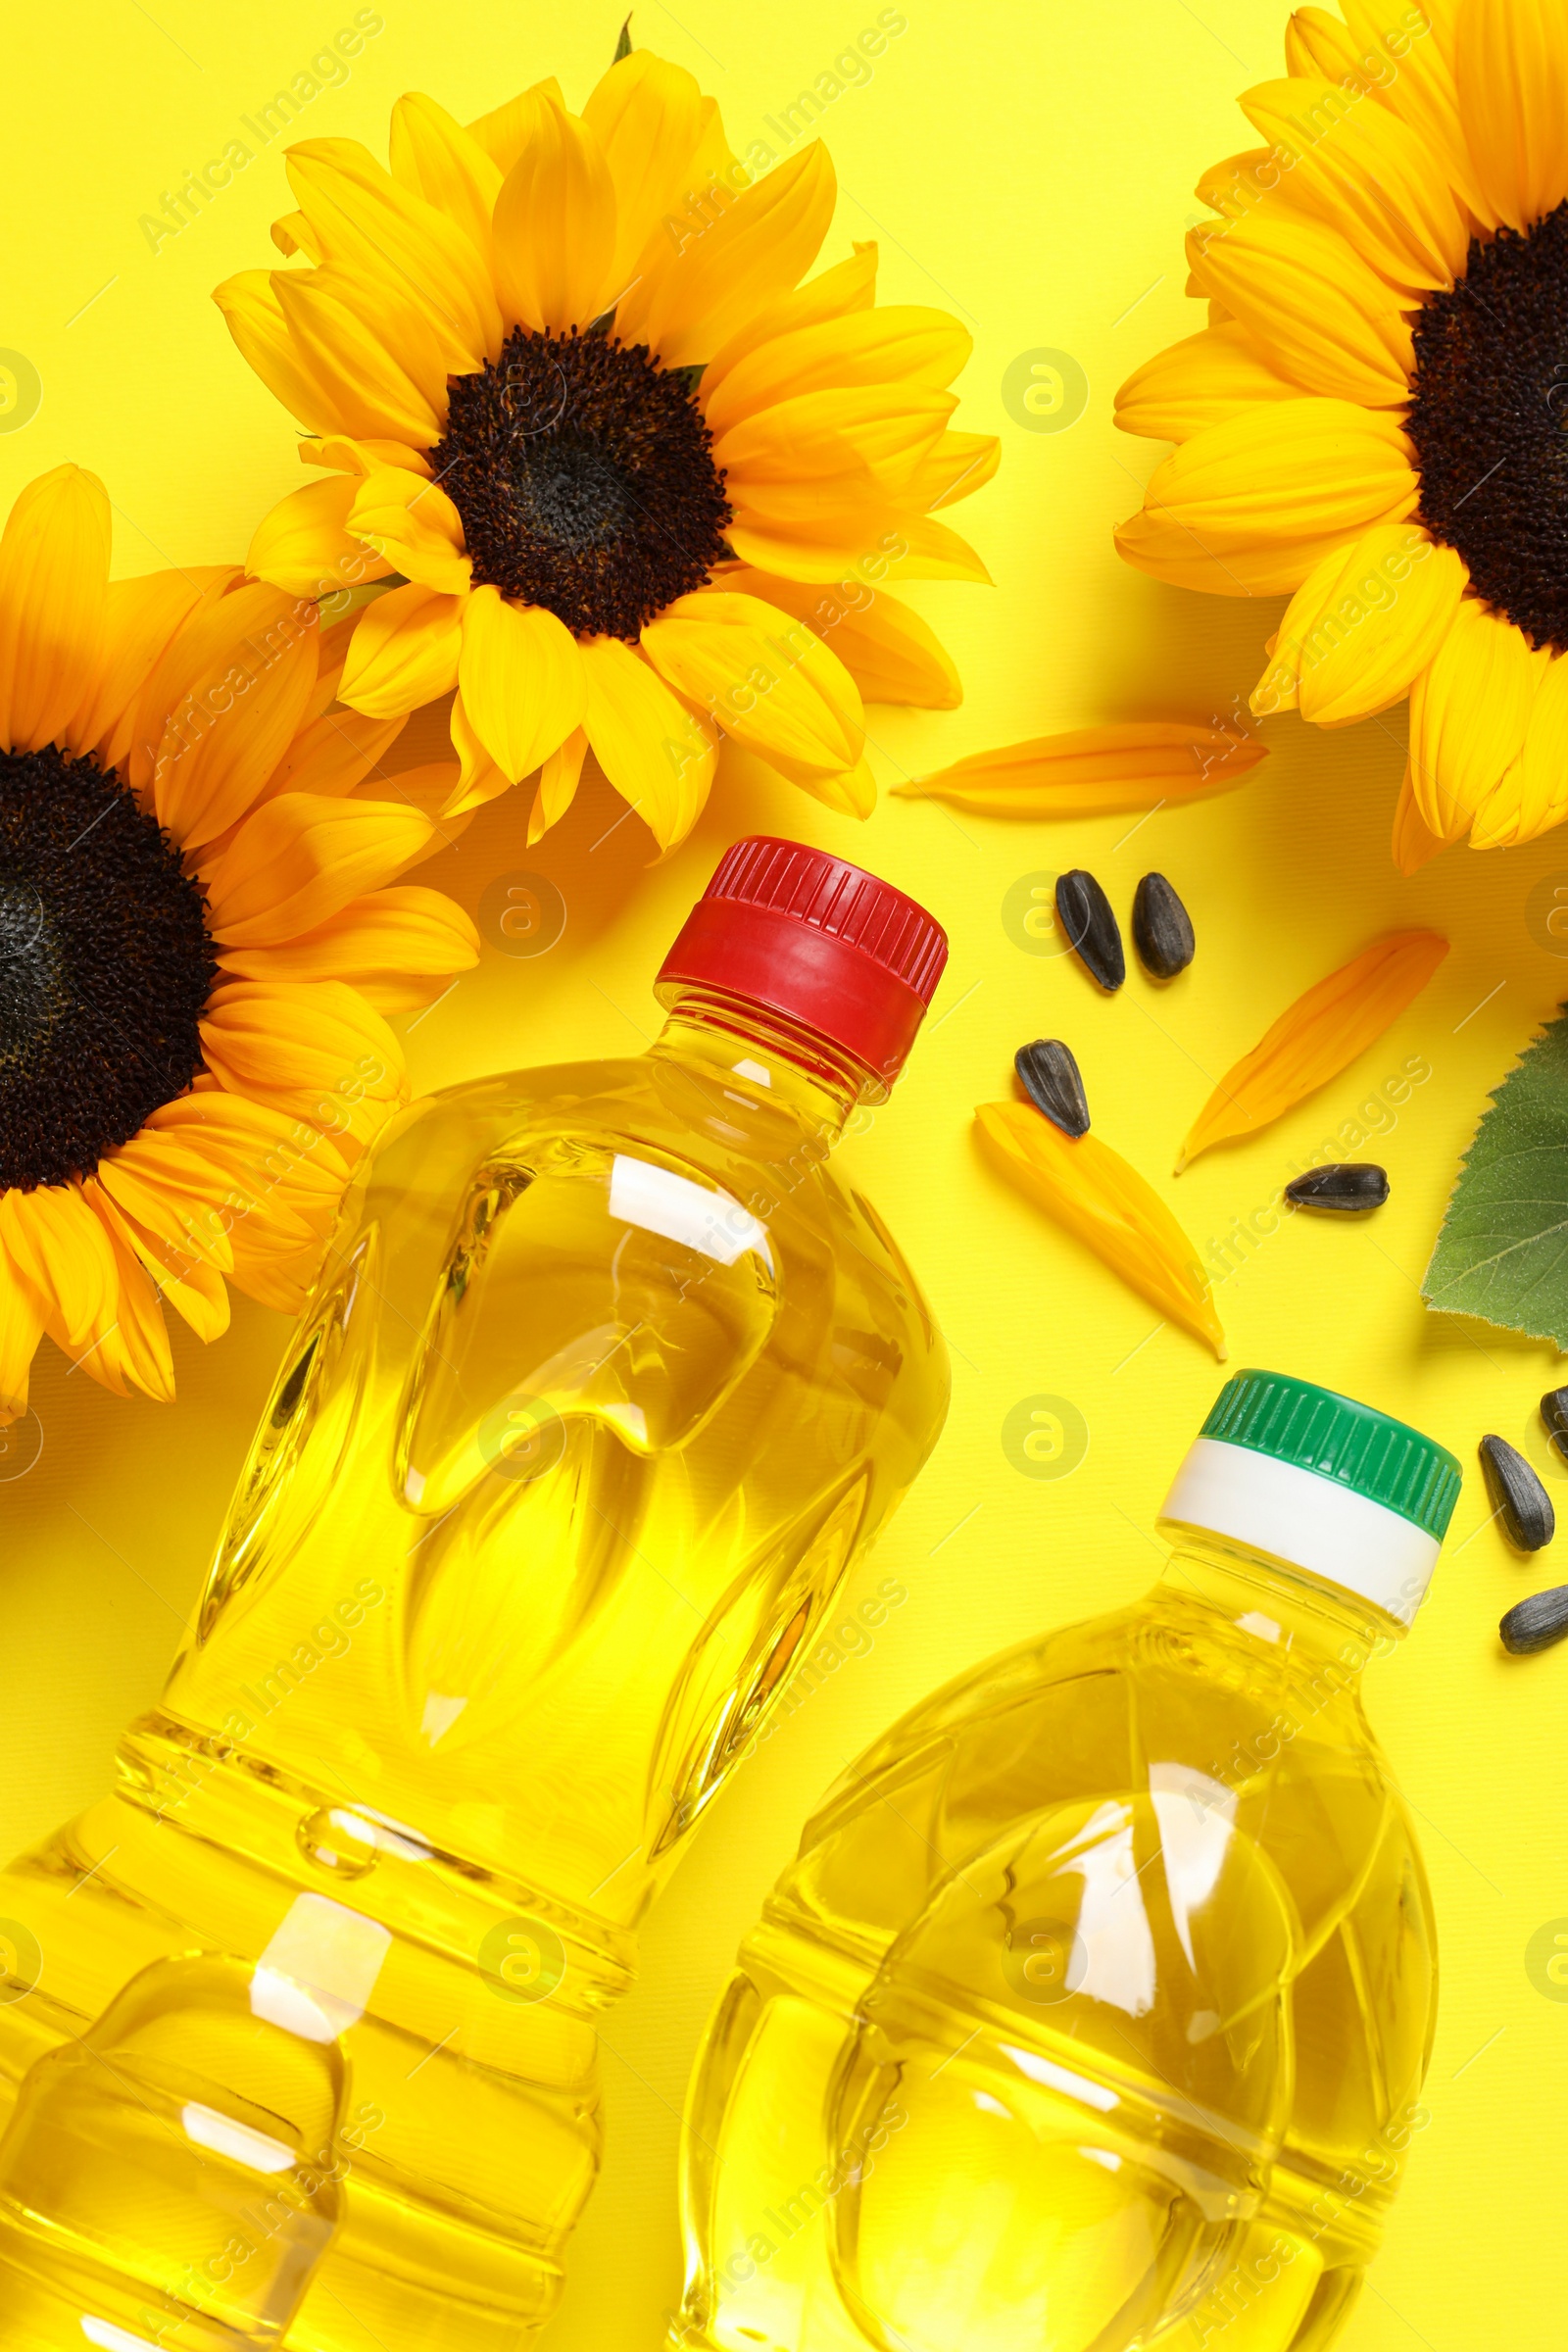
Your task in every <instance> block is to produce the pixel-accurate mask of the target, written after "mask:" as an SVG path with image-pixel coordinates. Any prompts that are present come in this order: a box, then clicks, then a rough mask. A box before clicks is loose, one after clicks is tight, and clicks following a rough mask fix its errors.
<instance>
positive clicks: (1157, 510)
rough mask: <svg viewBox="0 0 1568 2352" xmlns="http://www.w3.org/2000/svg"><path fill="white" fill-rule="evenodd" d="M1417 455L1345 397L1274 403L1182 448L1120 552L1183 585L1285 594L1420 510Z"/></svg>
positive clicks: (1161, 470)
mask: <svg viewBox="0 0 1568 2352" xmlns="http://www.w3.org/2000/svg"><path fill="white" fill-rule="evenodd" d="M1410 456H1411V453H1410V445H1409V443H1408V441H1407V440H1406V439H1405V436H1404V434H1403V433H1402V432H1401V431H1400V429H1399V426H1398V425H1397V422H1396V421H1395V419H1394V418H1393V417H1387V416H1383V415H1379V414H1377V413H1376V412H1373V411H1368V410H1364V409H1360V408H1357V407H1355V406H1353V405H1352V404H1351V403H1350V402H1348V401H1343V400H1283V401H1271V402H1269V403H1268V404H1267V405H1266V406H1264V407H1260V408H1256V409H1250V410H1247V411H1245V412H1244V413H1243V414H1242V415H1241V416H1238V417H1227V418H1226V420H1225V421H1224V422H1223V423H1222V424H1211V425H1209V426H1207V427H1206V428H1205V430H1204V431H1202V432H1201V433H1197V434H1195V435H1194V437H1193V439H1192V440H1191V441H1186V442H1184V443H1183V444H1182V446H1181V447H1180V448H1179V449H1177V450H1174V451H1173V452H1172V453H1171V455H1170V456H1169V457H1168V458H1166V459H1165V461H1164V463H1163V464H1162V465H1160V466H1156V468H1155V470H1154V473H1153V476H1152V479H1151V481H1150V484H1149V487H1148V489H1147V491H1146V492H1145V494H1144V508H1143V512H1142V513H1141V514H1139V515H1133V516H1132V518H1131V519H1130V520H1129V521H1127V522H1125V523H1123V524H1122V526H1121V528H1120V529H1119V530H1118V531H1117V533H1116V545H1117V546H1118V548H1119V549H1120V550H1121V553H1122V555H1123V556H1124V557H1125V558H1126V559H1127V561H1128V563H1129V564H1134V565H1135V566H1136V567H1137V569H1138V570H1140V571H1148V572H1152V574H1153V576H1154V577H1155V578H1156V579H1160V580H1166V581H1169V582H1170V583H1171V585H1172V586H1175V587H1183V588H1204V589H1207V590H1208V591H1209V592H1210V593H1211V594H1215V595H1219V596H1274V595H1278V594H1279V593H1280V592H1281V591H1282V590H1294V589H1296V588H1299V586H1300V584H1301V582H1302V580H1303V579H1304V578H1305V577H1306V574H1307V573H1308V572H1309V571H1310V570H1311V568H1312V565H1313V564H1315V563H1317V562H1318V561H1319V559H1320V558H1321V557H1322V556H1323V555H1325V554H1326V553H1327V552H1328V550H1329V549H1330V548H1331V547H1332V546H1333V545H1335V544H1336V543H1340V544H1342V545H1343V544H1344V543H1345V542H1347V541H1348V540H1349V539H1351V538H1353V537H1355V536H1356V535H1357V534H1358V533H1359V532H1361V531H1363V530H1365V529H1366V528H1367V527H1368V526H1369V525H1370V524H1372V523H1374V522H1401V521H1403V520H1404V518H1405V517H1406V516H1407V515H1411V514H1413V512H1414V510H1415V507H1416V503H1417V500H1418V498H1419V495H1420V482H1419V480H1418V478H1417V476H1416V473H1415V469H1414V467H1413V466H1412V465H1411V463H1410Z"/></svg>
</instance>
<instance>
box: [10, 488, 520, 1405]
mask: <svg viewBox="0 0 1568 2352" xmlns="http://www.w3.org/2000/svg"><path fill="white" fill-rule="evenodd" d="M109 547H110V518H109V501H108V499H107V497H106V495H105V493H104V489H103V485H102V483H100V482H99V481H98V480H97V479H96V478H95V477H94V476H93V475H92V474H90V473H83V472H81V471H80V470H79V469H78V468H77V467H75V466H60V467H58V468H57V469H56V470H55V471H54V472H52V473H47V474H45V475H43V476H42V478H41V479H40V480H38V481H35V482H33V483H32V484H31V485H30V486H29V487H28V488H27V489H25V490H24V491H23V493H22V495H21V497H20V498H19V499H18V500H17V502H16V505H15V507H14V508H13V509H12V512H11V516H10V519H9V521H8V522H7V524H6V527H5V532H4V535H3V537H0V1419H5V1420H12V1419H15V1417H16V1416H17V1415H18V1414H19V1413H20V1412H22V1411H24V1410H25V1406H26V1401H27V1376H28V1368H29V1366H30V1364H31V1361H32V1357H33V1354H34V1351H35V1350H36V1348H37V1345H38V1341H39V1338H40V1336H41V1335H42V1334H44V1333H47V1334H48V1335H49V1337H50V1338H51V1339H52V1340H53V1341H54V1342H55V1344H56V1346H57V1347H59V1348H62V1349H63V1350H64V1351H65V1352H66V1353H67V1354H69V1355H70V1356H71V1358H72V1359H73V1362H74V1363H76V1364H77V1365H79V1367H80V1368H81V1369H82V1370H83V1371H85V1372H88V1373H90V1374H91V1375H92V1377H93V1378H94V1379H95V1380H98V1381H101V1382H102V1383H103V1384H104V1386H105V1387H106V1388H110V1389H113V1390H115V1391H116V1392H117V1393H118V1394H120V1395H121V1396H123V1395H125V1394H126V1393H127V1391H129V1390H131V1389H136V1390H140V1391H141V1393H142V1394H143V1395H145V1396H148V1397H157V1398H160V1399H164V1400H167V1399H168V1398H170V1397H172V1394H173V1376H172V1366H171V1357H170V1346H169V1334H168V1331H167V1329H166V1327H165V1323H164V1319H163V1313H162V1307H161V1299H167V1300H168V1302H169V1304H170V1305H171V1306H172V1308H173V1309H174V1311H175V1312H176V1313H177V1314H178V1315H180V1316H181V1317H183V1319H184V1321H185V1322H186V1323H188V1324H189V1325H190V1327H191V1328H192V1330H194V1331H195V1332H197V1333H198V1334H199V1336H200V1337H201V1338H202V1339H204V1340H211V1339H215V1338H217V1336H218V1335H219V1333H220V1332H221V1331H222V1330H223V1328H224V1326H225V1325H226V1323H227V1320H228V1294H227V1290H226V1288H225V1284H226V1282H233V1283H235V1284H237V1286H238V1287H239V1289H240V1290H242V1291H244V1292H246V1293H248V1294H249V1296H250V1297H251V1298H253V1299H261V1300H263V1301H264V1302H265V1303H266V1304H267V1305H269V1306H275V1307H280V1308H283V1309H285V1310H292V1309H294V1308H296V1307H297V1306H298V1305H299V1303H300V1302H301V1300H302V1299H303V1297H304V1292H305V1287H306V1285H307V1284H308V1282H309V1280H310V1277H311V1275H312V1274H313V1273H314V1271H315V1267H316V1262H317V1259H318V1258H319V1253H320V1250H321V1246H322V1243H323V1240H324V1237H325V1232H326V1227H327V1224H328V1222H329V1220H330V1218H331V1215H332V1212H333V1210H334V1209H335V1207H336V1205H337V1200H338V1196H339V1194H340V1193H341V1191H342V1188H343V1185H344V1183H345V1181H346V1179H347V1177H348V1175H349V1172H350V1170H351V1168H352V1166H353V1164H354V1162H355V1160H356V1159H357V1158H358V1156H359V1154H360V1153H361V1152H363V1150H364V1147H365V1145H366V1143H367V1142H368V1140H369V1138H370V1136H371V1135H372V1134H373V1133H374V1132H375V1130H376V1129H377V1127H379V1125H380V1124H381V1123H382V1121H383V1120H384V1119H385V1118H386V1117H387V1116H388V1115H389V1113H390V1112H391V1111H392V1110H393V1109H395V1108H396V1107H397V1105H398V1104H399V1103H402V1102H403V1101H405V1100H406V1098H407V1094H408V1085H407V1079H406V1076H405V1072H404V1064H403V1056H402V1054H401V1051H400V1049H399V1046H398V1041H397V1039H396V1038H395V1037H394V1035H393V1033H392V1031H391V1029H390V1028H389V1027H388V1026H387V1022H386V1020H385V1018H384V1017H383V1016H384V1014H385V1012H386V1011H388V1010H391V1009H394V1008H396V1007H397V1006H398V1005H407V1004H410V1003H417V1002H418V1001H419V999H420V998H421V996H425V995H428V994H429V993H430V992H432V991H433V990H434V989H435V988H436V987H438V986H439V985H440V983H441V980H442V978H443V977H444V976H445V975H447V974H450V973H452V972H455V971H458V970H461V969H463V968H464V967H465V966H466V965H468V964H471V963H472V962H474V961H475V959H476V946H477V943H476V941H475V939H474V935H473V931H472V926H471V925H470V924H469V923H468V920H467V918H466V915H464V914H462V913H461V912H460V911H459V909H458V908H457V907H454V906H452V905H451V904H450V903H449V901H447V900H446V899H445V898H443V897H442V896H441V895H440V894H439V893H438V892H436V891H433V890H426V889H423V888H420V887H418V886H417V885H403V886H400V887H396V888H391V889H387V888H383V887H382V885H383V884H386V883H388V882H389V881H390V880H391V878H392V876H393V875H394V874H396V873H398V872H399V871H400V870H401V869H402V868H403V867H405V866H407V865H409V864H411V863H413V862H414V861H415V860H416V859H417V858H421V857H423V856H424V855H425V854H426V851H427V849H428V846H429V844H430V841H431V838H432V834H433V832H434V827H433V825H432V822H431V820H430V818H429V816H428V815H427V814H425V813H423V812H422V810H421V809H419V808H418V807H417V805H415V803H416V802H417V798H418V797H419V796H420V794H421V793H428V792H430V791H432V790H439V791H444V790H445V789H446V788H447V786H448V784H449V783H450V779H451V775H452V772H453V771H452V769H451V766H450V764H446V765H443V766H442V767H441V769H440V770H439V772H438V774H435V775H432V774H430V773H428V772H427V771H422V770H415V771H412V772H411V773H410V774H409V775H408V776H406V777H400V778H399V779H398V789H399V790H400V792H401V793H402V794H404V795H407V796H410V797H400V798H398V799H396V800H389V801H372V800H360V799H357V798H354V797H351V796H352V794H353V788H354V787H355V785H357V784H358V783H359V782H360V781H361V779H362V778H363V777H364V776H366V775H367V773H368V771H369V770H370V769H371V768H372V767H374V766H375V764H376V763H377V761H378V760H380V758H381V756H382V754H383V753H384V752H385V751H386V749H387V748H388V746H389V744H390V743H391V741H392V739H393V738H394V737H395V735H396V734H397V732H398V729H399V726H400V725H401V723H402V722H401V721H397V720H380V719H368V718H364V717H361V716H359V715H358V714H357V713H354V712H350V711H340V710H334V709H333V708H332V705H333V698H334V694H335V691H336V687H337V684H338V678H339V672H340V670H341V666H342V662H343V657H344V655H345V653H346V652H347V649H348V634H349V626H350V625H351V624H339V625H338V626H337V627H335V628H332V629H330V630H323V629H322V627H321V624H320V615H319V608H318V607H317V606H316V605H315V604H302V603H300V602H299V600H297V599H295V598H292V597H289V596H287V595H285V594H283V593H282V592H281V591H279V590H278V589H276V588H271V587H268V586H266V585H264V584H262V583H261V582H258V581H252V582H249V583H246V582H243V581H242V580H241V577H240V574H239V573H238V571H237V570H221V569H211V570H196V571H164V572H155V573H153V574H151V575H150V576H148V577H146V578H143V579H135V580H118V581H116V582H114V583H113V585H111V583H110V579H109Z"/></svg>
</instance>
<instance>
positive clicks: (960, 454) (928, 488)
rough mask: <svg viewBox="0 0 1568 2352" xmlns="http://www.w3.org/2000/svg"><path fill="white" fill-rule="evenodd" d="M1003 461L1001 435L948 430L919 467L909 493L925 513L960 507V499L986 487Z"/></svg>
mask: <svg viewBox="0 0 1568 2352" xmlns="http://www.w3.org/2000/svg"><path fill="white" fill-rule="evenodd" d="M1001 463H1002V442H1001V440H1000V438H999V437H998V435H997V434H995V433H955V432H946V433H944V434H943V435H942V437H941V439H940V440H939V441H938V442H936V444H935V445H934V446H933V447H932V448H931V449H928V450H927V451H926V454H925V456H924V457H923V458H922V459H921V460H920V463H919V465H918V466H916V467H915V469H914V472H913V474H912V475H911V476H910V479H909V487H908V496H909V498H910V500H911V501H912V502H913V504H914V505H915V506H916V507H918V508H919V509H920V510H921V511H922V512H923V513H925V514H931V513H933V512H934V511H935V510H936V509H937V508H938V507H953V506H956V505H957V503H958V501H959V499H960V498H973V496H974V494H975V492H976V491H977V490H983V489H984V488H985V486H986V484H987V482H989V481H990V480H991V478H992V476H993V475H994V474H995V472H996V470H997V467H998V466H1000V465H1001Z"/></svg>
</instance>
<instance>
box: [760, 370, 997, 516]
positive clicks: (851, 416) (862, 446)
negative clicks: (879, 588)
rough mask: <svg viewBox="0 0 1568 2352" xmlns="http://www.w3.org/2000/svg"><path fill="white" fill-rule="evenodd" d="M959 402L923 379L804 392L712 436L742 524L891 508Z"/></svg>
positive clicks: (942, 430)
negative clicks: (828, 509)
mask: <svg viewBox="0 0 1568 2352" xmlns="http://www.w3.org/2000/svg"><path fill="white" fill-rule="evenodd" d="M955 407H956V400H955V396H954V395H953V394H952V393H951V392H940V391H935V390H926V389H923V388H922V387H921V386H919V385H907V386H906V385H903V384H868V385H865V386H863V387H861V388H860V389H858V390H851V391H842V392H807V393H803V394H802V395H801V397H800V398H799V399H791V400H786V401H782V402H781V403H780V404H779V406H778V407H777V408H773V409H765V410H762V411H760V413H758V414H756V415H753V416H748V417H742V418H740V419H739V421H738V422H737V423H735V424H734V425H732V426H731V427H730V429H729V431H727V432H726V433H724V434H722V435H721V436H720V437H719V438H718V439H717V440H716V441H715V442H714V444H713V463H714V465H715V466H719V467H720V468H721V469H722V471H723V473H724V476H725V483H724V487H725V491H726V493H727V495H728V497H729V500H730V503H731V505H732V506H733V507H734V509H735V517H736V520H737V522H739V523H743V524H748V523H756V522H758V521H762V522H763V523H764V524H765V523H767V522H786V523H796V522H804V521H810V520H811V519H812V518H813V517H814V516H816V515H818V514H819V513H820V510H821V508H822V506H823V503H824V502H825V501H829V502H832V503H833V504H835V505H839V506H843V505H846V504H852V503H853V504H883V505H891V504H893V503H895V502H898V501H899V500H901V499H902V498H904V497H907V495H908V492H909V486H910V482H911V478H912V476H913V474H914V472H915V469H916V468H917V467H918V466H919V465H920V463H921V461H922V459H924V458H925V457H926V456H927V455H928V453H929V452H930V451H932V450H933V449H934V448H935V447H936V445H937V443H938V442H939V441H940V440H941V438H942V435H943V433H944V432H945V430H946V429H947V422H948V418H949V417H951V416H952V415H953V412H954V409H955ZM910 503H911V505H912V504H913V503H914V502H913V500H912V499H911V500H910Z"/></svg>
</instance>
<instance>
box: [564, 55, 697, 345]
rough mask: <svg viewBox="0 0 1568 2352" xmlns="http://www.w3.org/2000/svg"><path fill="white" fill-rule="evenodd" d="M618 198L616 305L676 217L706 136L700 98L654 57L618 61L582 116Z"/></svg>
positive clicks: (613, 270) (676, 69)
mask: <svg viewBox="0 0 1568 2352" xmlns="http://www.w3.org/2000/svg"><path fill="white" fill-rule="evenodd" d="M582 117H583V122H584V123H585V124H586V125H587V127H588V129H589V130H590V131H591V132H592V134H593V136H594V138H595V139H596V140H597V141H598V143H599V149H600V152H601V154H602V155H603V156H604V159H605V164H606V167H607V169H608V171H609V173H610V179H611V185H612V187H613V191H614V204H615V241H614V246H613V251H612V253H611V257H610V263H609V268H608V270H607V278H608V283H609V289H610V298H611V299H612V300H613V298H614V297H615V296H616V295H617V294H619V293H620V292H621V290H622V288H624V287H625V286H627V285H629V284H630V282H631V280H632V278H633V276H634V275H635V272H636V264H637V261H638V257H639V256H640V254H641V253H642V250H643V247H644V246H645V245H646V244H647V243H648V241H649V239H650V238H651V237H653V236H655V235H656V234H657V233H658V232H659V230H660V229H661V228H662V225H663V221H664V217H665V215H666V214H668V213H673V212H675V211H676V210H678V208H679V206H680V204H681V202H682V200H683V198H684V196H685V193H686V190H687V189H688V188H689V187H690V186H691V184H692V179H693V170H692V166H693V159H694V158H695V156H696V153H697V149H698V145H699V142H700V141H701V138H702V135H703V94H702V91H701V90H700V89H699V88H698V86H697V84H696V82H695V81H694V80H693V78H692V76H691V75H690V74H689V73H687V72H686V71H685V70H684V68H683V67H680V66H671V65H667V64H666V63H665V61H664V60H663V59H662V57H655V56H654V54H653V52H652V51H651V50H649V49H634V50H633V51H632V53H631V55H630V56H629V57H622V58H618V59H617V60H616V62H615V63H614V65H613V66H612V67H611V69H610V71H609V73H607V74H606V75H605V76H604V79H603V80H602V81H601V82H600V83H599V84H598V86H597V87H596V88H595V90H594V92H593V94H592V96H591V97H590V98H589V100H588V103H587V105H586V106H585V107H584V108H583V110H582Z"/></svg>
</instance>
